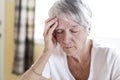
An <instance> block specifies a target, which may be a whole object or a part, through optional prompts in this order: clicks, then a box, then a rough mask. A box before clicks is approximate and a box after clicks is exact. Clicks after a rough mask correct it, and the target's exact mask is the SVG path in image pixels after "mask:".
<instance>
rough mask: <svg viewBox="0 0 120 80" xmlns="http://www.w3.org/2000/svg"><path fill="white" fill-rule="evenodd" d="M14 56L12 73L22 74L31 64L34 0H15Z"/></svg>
mask: <svg viewBox="0 0 120 80" xmlns="http://www.w3.org/2000/svg"><path fill="white" fill-rule="evenodd" d="M15 2H16V5H15V30H14V31H15V32H14V35H15V36H14V39H15V49H14V52H15V56H14V63H13V71H12V72H13V73H14V74H17V75H20V74H22V73H24V72H25V71H26V70H27V69H28V68H29V67H30V66H31V65H32V63H33V53H34V13H35V0H15Z"/></svg>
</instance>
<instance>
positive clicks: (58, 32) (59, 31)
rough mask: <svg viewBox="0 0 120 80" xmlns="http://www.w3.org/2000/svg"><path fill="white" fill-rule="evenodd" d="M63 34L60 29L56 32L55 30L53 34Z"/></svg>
mask: <svg viewBox="0 0 120 80" xmlns="http://www.w3.org/2000/svg"><path fill="white" fill-rule="evenodd" d="M63 32H64V30H62V29H57V30H55V33H56V34H62V33H63Z"/></svg>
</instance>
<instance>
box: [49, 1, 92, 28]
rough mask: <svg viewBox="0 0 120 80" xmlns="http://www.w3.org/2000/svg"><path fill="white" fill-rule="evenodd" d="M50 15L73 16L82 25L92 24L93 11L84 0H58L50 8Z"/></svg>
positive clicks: (86, 26) (88, 25)
mask: <svg viewBox="0 0 120 80" xmlns="http://www.w3.org/2000/svg"><path fill="white" fill-rule="evenodd" d="M48 14H49V16H50V17H52V16H61V15H62V16H64V17H71V18H72V19H73V20H74V21H76V22H77V23H78V24H80V25H81V26H83V27H85V28H88V27H90V26H91V18H92V12H91V10H90V8H89V6H88V4H87V3H86V2H85V1H84V0H57V1H56V2H55V3H54V4H53V6H52V7H51V8H50V10H49V13H48Z"/></svg>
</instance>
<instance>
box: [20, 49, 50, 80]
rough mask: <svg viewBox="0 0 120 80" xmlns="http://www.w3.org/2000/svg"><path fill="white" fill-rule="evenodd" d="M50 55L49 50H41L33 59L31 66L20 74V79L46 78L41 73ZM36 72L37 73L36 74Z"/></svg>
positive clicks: (35, 79) (37, 79) (36, 79)
mask: <svg viewBox="0 0 120 80" xmlns="http://www.w3.org/2000/svg"><path fill="white" fill-rule="evenodd" d="M49 57H50V52H49V51H43V53H42V55H41V56H40V57H39V58H38V59H37V60H36V61H35V63H34V64H33V65H32V66H31V68H30V69H29V70H28V71H27V72H25V73H24V75H22V77H21V79H20V80H39V79H41V80H48V79H46V78H44V77H43V76H42V75H41V74H42V72H43V69H44V67H45V65H46V63H47V62H48V59H49ZM36 73H38V74H36Z"/></svg>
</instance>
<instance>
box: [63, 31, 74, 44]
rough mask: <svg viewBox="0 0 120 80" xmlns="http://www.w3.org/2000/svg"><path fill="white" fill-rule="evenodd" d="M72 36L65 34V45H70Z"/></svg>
mask: <svg viewBox="0 0 120 80" xmlns="http://www.w3.org/2000/svg"><path fill="white" fill-rule="evenodd" d="M71 38H72V35H71V34H70V33H69V32H65V33H64V36H63V44H65V45H68V44H70V43H71Z"/></svg>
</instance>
